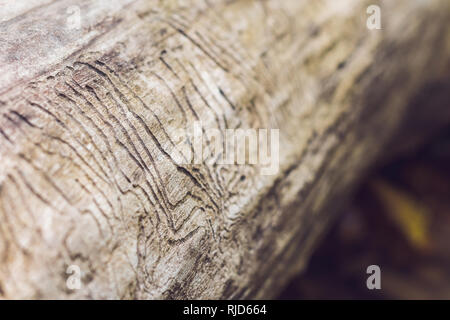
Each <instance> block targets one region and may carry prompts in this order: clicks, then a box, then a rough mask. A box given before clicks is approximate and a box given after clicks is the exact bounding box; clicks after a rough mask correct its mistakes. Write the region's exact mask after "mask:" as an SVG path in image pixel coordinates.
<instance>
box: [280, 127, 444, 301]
mask: <svg viewBox="0 0 450 320" xmlns="http://www.w3.org/2000/svg"><path fill="white" fill-rule="evenodd" d="M371 264H376V265H378V266H379V267H380V268H381V290H369V289H367V287H366V279H367V277H368V276H369V275H368V274H367V273H366V268H367V267H368V266H369V265H371ZM280 298H281V299H450V128H449V129H448V130H447V131H446V132H444V133H443V134H442V135H440V136H439V137H437V138H436V139H435V140H434V141H433V142H432V143H430V144H429V145H427V146H426V147H425V148H422V149H421V150H419V151H418V152H417V153H416V154H413V155H410V156H408V157H405V158H402V159H400V160H397V161H396V162H395V163H392V164H390V165H388V166H386V167H384V168H380V169H379V170H376V172H374V173H373V174H372V175H371V176H370V177H368V178H367V180H366V182H365V183H364V184H363V185H362V187H361V188H360V190H359V191H358V192H357V194H356V195H355V197H354V199H353V200H352V202H351V204H350V205H349V206H348V207H347V208H346V209H345V210H344V212H342V215H341V217H340V218H339V219H338V221H337V222H336V223H335V225H334V226H333V227H332V229H331V230H330V232H329V233H328V235H327V236H326V237H325V238H324V239H323V241H322V244H321V246H320V247H319V248H318V249H317V250H316V252H315V254H314V255H313V257H312V259H311V261H310V264H309V267H308V269H307V271H306V273H304V274H303V275H301V276H299V277H298V278H296V279H294V280H293V281H292V282H291V283H290V284H289V286H288V287H287V288H286V289H285V291H284V292H283V293H282V294H281V296H280Z"/></svg>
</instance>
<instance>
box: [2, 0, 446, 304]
mask: <svg viewBox="0 0 450 320" xmlns="http://www.w3.org/2000/svg"><path fill="white" fill-rule="evenodd" d="M19 4H20V2H14V4H11V5H9V6H12V7H10V9H11V8H13V7H14V6H16V7H15V8H16V9H17V10H13V9H14V8H13V9H11V10H9V11H7V12H8V14H9V15H8V16H7V17H5V18H4V19H2V20H3V22H1V24H0V34H1V36H0V40H1V42H0V43H1V47H2V50H1V53H0V296H1V297H3V298H139V299H163V298H176V299H181V298H236V299H237V298H270V297H273V296H274V295H275V294H276V293H277V292H278V291H279V290H280V289H281V288H282V287H283V285H284V284H285V283H286V281H287V280H288V279H289V278H290V277H291V276H292V275H293V274H295V273H297V272H299V271H301V270H302V268H304V266H305V264H306V262H307V259H308V257H309V255H310V252H311V250H312V249H313V248H314V245H315V244H316V243H317V240H318V238H319V237H320V235H321V233H322V231H323V230H324V229H325V228H326V227H327V225H328V222H329V221H330V220H331V219H333V217H334V216H335V214H336V210H337V209H338V208H339V206H340V204H341V203H342V202H343V201H344V200H343V199H345V198H346V196H347V195H348V194H349V192H351V190H352V189H353V188H354V186H355V184H356V183H357V182H358V179H359V178H360V176H361V174H362V173H363V172H364V171H365V170H366V169H367V168H368V167H369V166H371V165H373V164H374V162H375V161H376V160H377V159H379V158H380V156H383V150H384V147H385V146H387V145H388V143H390V146H392V138H393V137H397V136H398V135H399V133H398V128H403V129H405V128H406V127H405V126H404V120H405V119H407V118H408V117H407V115H409V114H411V113H415V112H417V109H418V108H419V109H421V108H426V105H421V106H417V105H414V104H411V103H410V102H411V100H412V99H414V97H416V96H417V94H419V92H420V91H421V89H422V88H424V87H425V86H426V85H429V84H430V83H440V82H442V81H444V79H446V77H448V75H449V72H448V71H449V65H450V64H449V62H450V45H449V43H448V40H447V39H445V35H446V34H448V31H449V24H448V22H447V21H449V18H450V3H449V2H448V1H446V0H430V1H410V0H401V1H395V2H394V1H387V0H386V1H380V2H379V3H378V4H379V5H380V7H381V13H382V16H381V18H382V20H381V21H382V29H381V30H369V29H368V28H367V27H366V19H367V18H368V15H367V14H366V8H367V7H368V6H369V5H370V4H371V3H370V2H368V1H356V0H355V1H345V2H343V1H334V0H322V1H306V0H305V1H303V0H286V1H279V0H267V1H253V0H248V1H244V0H237V1H225V0H214V1H211V0H208V1H206V0H205V1H189V0H186V1H175V0H174V1H156V0H150V1H126V0H117V1H102V2H99V1H92V0H86V1H67V0H63V1H55V2H49V1H41V2H40V1H34V2H29V4H27V5H25V6H24V7H20V6H19ZM73 5H77V6H78V7H75V8H73V7H72V6H73ZM68 8H71V9H69V10H68ZM77 10H79V13H80V25H79V28H78V25H77V16H76V13H77V12H78V11H77ZM74 12H75V13H74ZM74 14H75V16H74ZM443 107H446V106H443ZM421 112H423V111H421ZM433 112H435V118H436V122H435V123H436V124H442V123H443V122H447V121H448V112H447V113H444V110H442V113H440V110H439V109H437V110H436V108H435V109H433ZM433 119H434V117H433ZM446 119H447V120H446ZM442 120H444V121H442ZM445 120H446V121H445ZM427 121H430V122H427V123H429V124H430V125H429V126H427V128H425V130H424V131H427V130H428V129H431V127H432V126H433V125H434V122H433V121H431V120H430V119H427ZM196 122H197V123H201V125H202V130H203V133H204V136H205V137H206V138H205V141H204V146H203V147H204V149H208V148H209V147H211V146H210V145H209V144H211V143H212V141H211V139H209V132H211V130H213V129H219V130H220V132H222V133H224V132H225V130H226V129H236V128H243V129H247V128H254V129H256V128H258V129H259V128H262V129H279V170H278V171H277V172H276V173H274V174H271V175H263V174H261V171H262V166H261V165H258V164H254V165H237V164H235V165H227V164H219V163H217V162H216V161H213V160H211V159H209V160H208V161H206V162H205V163H202V164H195V163H194V164H180V163H177V161H175V160H174V159H173V158H172V154H173V153H172V150H173V148H174V146H175V145H180V144H181V145H183V144H184V145H185V146H191V145H192V136H190V135H189V132H190V130H191V127H192V125H193V124H194V123H196ZM447 123H448V122H447ZM405 130H406V129H405ZM407 130H410V129H407ZM404 133H405V132H402V134H404ZM424 134H426V132H424ZM71 265H77V266H79V267H80V270H81V272H82V278H81V280H82V283H81V288H80V289H78V290H70V289H69V288H68V287H67V284H66V281H67V278H68V277H69V275H68V274H66V270H67V268H68V266H71Z"/></svg>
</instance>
